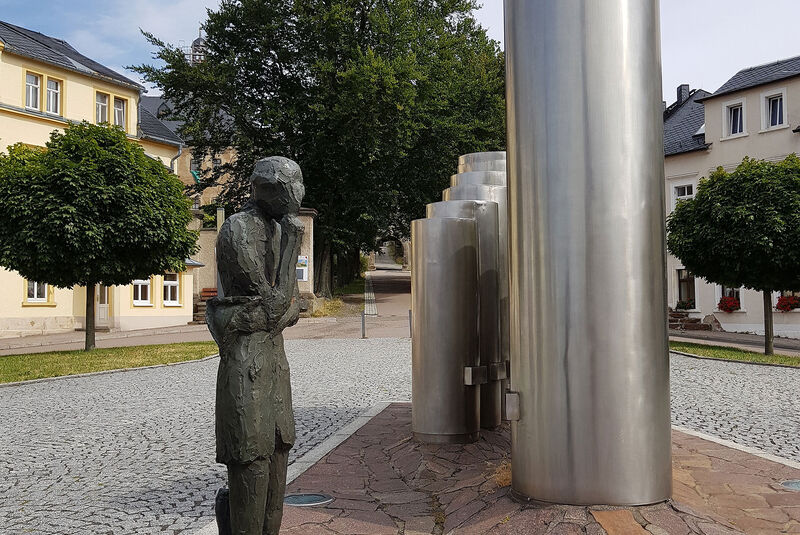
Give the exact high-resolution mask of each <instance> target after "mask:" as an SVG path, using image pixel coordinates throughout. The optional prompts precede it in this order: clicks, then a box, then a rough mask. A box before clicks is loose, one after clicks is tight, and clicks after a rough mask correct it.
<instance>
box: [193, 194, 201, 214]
mask: <svg viewBox="0 0 800 535" xmlns="http://www.w3.org/2000/svg"><path fill="white" fill-rule="evenodd" d="M199 209H200V195H195V196H194V197H192V210H199Z"/></svg>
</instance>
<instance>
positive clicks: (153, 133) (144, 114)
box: [139, 104, 183, 146]
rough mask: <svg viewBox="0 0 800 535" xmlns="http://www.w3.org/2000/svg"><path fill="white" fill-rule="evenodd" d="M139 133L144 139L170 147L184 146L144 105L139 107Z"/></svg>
mask: <svg viewBox="0 0 800 535" xmlns="http://www.w3.org/2000/svg"><path fill="white" fill-rule="evenodd" d="M139 131H140V134H141V137H142V139H150V140H153V141H157V142H161V143H167V144H169V145H176V146H179V145H183V140H182V139H181V138H180V137H178V135H177V134H175V133H174V132H173V131H172V130H170V129H169V128H168V127H167V125H165V124H164V122H163V121H161V120H159V119H158V118H157V117H156V116H155V115H153V114H152V113H151V112H150V111H149V110H148V109H147V108H146V107H145V106H144V105H143V104H142V105H140V106H139Z"/></svg>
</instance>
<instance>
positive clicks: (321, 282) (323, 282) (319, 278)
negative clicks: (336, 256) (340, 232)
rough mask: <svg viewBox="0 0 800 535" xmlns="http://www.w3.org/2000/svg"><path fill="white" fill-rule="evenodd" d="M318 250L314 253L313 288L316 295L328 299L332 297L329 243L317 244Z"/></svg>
mask: <svg viewBox="0 0 800 535" xmlns="http://www.w3.org/2000/svg"><path fill="white" fill-rule="evenodd" d="M317 243H319V248H317V247H315V249H316V251H315V252H314V286H316V288H315V291H316V293H317V295H319V296H322V297H325V298H328V299H330V298H331V297H332V296H333V287H332V286H331V278H332V275H333V272H332V269H331V267H332V266H331V244H330V242H324V243H321V242H319V241H318V242H317Z"/></svg>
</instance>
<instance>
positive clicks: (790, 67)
mask: <svg viewBox="0 0 800 535" xmlns="http://www.w3.org/2000/svg"><path fill="white" fill-rule="evenodd" d="M794 76H800V56H797V57H794V58H789V59H782V60H780V61H776V62H774V63H767V64H766V65H758V66H756V67H750V68H748V69H744V70H741V71H739V72H737V73H736V74H735V75H734V76H733V78H731V79H730V80H728V81H727V82H725V83H724V84H723V85H722V87H720V88H719V89H717V91H716V92H715V93H714V94H713V95H709V96H708V97H706V98H711V97H718V96H720V95H727V94H729V93H734V92H736V91H741V90H743V89H749V88H751V87H756V86H759V85H764V84H769V83H772V82H777V81H778V80H785V79H786V78H792V77H794Z"/></svg>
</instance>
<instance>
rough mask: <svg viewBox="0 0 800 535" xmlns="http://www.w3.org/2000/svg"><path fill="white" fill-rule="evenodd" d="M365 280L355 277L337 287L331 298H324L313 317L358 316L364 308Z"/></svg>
mask: <svg viewBox="0 0 800 535" xmlns="http://www.w3.org/2000/svg"><path fill="white" fill-rule="evenodd" d="M365 282H366V280H365V279H363V278H361V279H356V280H354V281H353V282H351V283H350V284H348V285H347V286H342V287H341V288H337V289H336V290H335V291H334V292H333V293H334V296H333V298H332V299H325V301H324V302H323V303H322V306H320V307H319V308H318V309H317V310H315V311H314V313H313V314H312V317H314V318H343V317H352V316H360V315H361V311H362V310H364V284H365Z"/></svg>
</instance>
